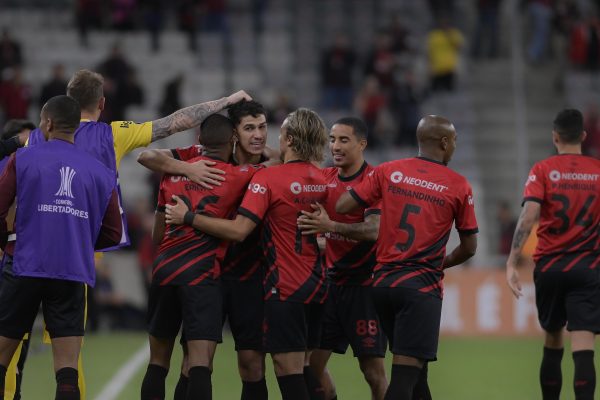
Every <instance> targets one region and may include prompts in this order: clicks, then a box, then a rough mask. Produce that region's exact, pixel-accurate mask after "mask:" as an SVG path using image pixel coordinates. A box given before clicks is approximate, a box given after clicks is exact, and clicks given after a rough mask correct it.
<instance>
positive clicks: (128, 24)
mask: <svg viewBox="0 0 600 400" xmlns="http://www.w3.org/2000/svg"><path fill="white" fill-rule="evenodd" d="M136 7H137V0H111V1H110V17H111V23H112V27H113V28H114V29H116V30H118V31H130V30H132V29H134V28H135V20H134V16H135V11H136Z"/></svg>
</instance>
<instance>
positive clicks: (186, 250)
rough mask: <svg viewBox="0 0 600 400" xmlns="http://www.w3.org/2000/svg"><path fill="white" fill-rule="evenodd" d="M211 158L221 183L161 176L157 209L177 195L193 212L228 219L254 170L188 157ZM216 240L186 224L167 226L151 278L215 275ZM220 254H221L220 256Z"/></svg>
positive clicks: (190, 281)
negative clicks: (203, 183) (207, 184)
mask: <svg viewBox="0 0 600 400" xmlns="http://www.w3.org/2000/svg"><path fill="white" fill-rule="evenodd" d="M199 160H210V161H215V162H216V163H217V164H216V165H215V168H219V169H222V170H223V171H225V172H226V174H227V180H226V181H224V182H223V183H222V185H221V186H216V187H214V188H213V189H206V188H204V187H202V186H200V185H198V184H196V183H194V182H191V181H190V180H189V179H187V178H185V177H182V176H175V175H165V176H163V178H162V181H161V183H160V190H159V195H158V206H157V210H158V211H164V208H165V205H166V204H168V203H172V200H171V196H172V195H177V196H179V197H180V198H181V199H182V200H183V201H184V202H185V203H186V204H187V206H188V207H189V208H190V210H193V211H194V212H196V213H198V214H203V215H208V216H211V217H215V218H229V217H231V215H232V214H233V213H234V212H235V208H236V207H237V206H238V204H239V203H240V200H241V198H242V196H243V194H244V191H245V190H246V188H247V187H248V183H249V182H250V179H251V178H252V176H253V175H254V172H255V171H256V170H257V169H256V168H255V167H253V166H249V165H244V166H234V165H231V164H227V163H225V162H223V161H220V160H216V159H211V158H208V157H196V158H192V159H190V160H189V162H195V161H199ZM219 244H220V240H219V239H217V238H215V237H214V236H210V235H207V234H205V233H204V232H201V231H199V230H196V229H194V228H192V227H190V226H188V225H167V226H166V227H165V236H164V237H163V240H162V242H161V244H160V246H159V249H158V257H157V259H156V260H155V262H154V265H153V267H152V280H153V282H154V283H158V284H160V285H197V284H199V283H201V282H204V281H207V280H214V279H216V278H218V276H219V265H218V263H217V253H218V252H217V250H218V248H219ZM221 256H222V255H221Z"/></svg>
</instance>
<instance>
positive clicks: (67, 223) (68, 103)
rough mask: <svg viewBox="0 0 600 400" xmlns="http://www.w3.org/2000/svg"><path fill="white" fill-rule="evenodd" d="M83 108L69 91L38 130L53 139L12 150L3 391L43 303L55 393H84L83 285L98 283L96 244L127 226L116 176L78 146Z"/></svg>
mask: <svg viewBox="0 0 600 400" xmlns="http://www.w3.org/2000/svg"><path fill="white" fill-rule="evenodd" d="M79 114H80V108H79V105H78V104H77V102H76V101H75V100H73V99H72V98H70V97H68V96H57V97H53V98H52V99H50V100H48V102H47V103H46V104H45V105H44V107H43V108H42V112H41V122H40V129H41V130H42V132H43V133H44V135H45V136H46V137H47V138H48V139H49V141H48V142H45V143H44V144H41V145H39V146H36V147H34V148H33V147H32V148H27V149H23V150H20V151H18V152H17V153H16V154H15V155H13V156H11V159H10V160H9V163H8V165H7V167H6V170H5V172H4V174H3V175H2V176H1V177H0V187H2V192H1V193H2V194H1V196H0V244H2V247H4V246H5V244H6V239H7V237H6V236H7V231H6V221H5V218H6V215H7V212H8V209H9V207H10V206H11V205H12V203H13V201H14V200H15V198H16V199H17V207H18V212H17V217H16V218H17V219H16V223H15V227H16V231H17V241H16V242H14V243H13V242H11V243H10V244H9V245H8V246H7V247H6V248H5V250H6V254H7V255H6V256H5V259H6V260H5V264H4V267H3V271H2V282H1V284H0V390H1V393H4V380H5V375H6V367H7V365H8V363H9V362H10V360H11V358H12V357H13V354H14V353H15V350H16V349H17V347H18V345H19V343H20V342H21V339H22V338H23V336H24V335H25V334H26V333H28V332H29V331H30V330H31V327H32V325H33V321H34V319H35V317H36V315H37V312H38V309H39V306H40V303H42V306H43V311H44V319H45V321H46V326H47V329H48V331H49V333H50V336H51V338H52V349H53V354H54V371H55V373H56V382H57V385H56V397H55V398H56V399H79V398H80V393H79V389H78V385H77V380H78V371H77V359H78V354H79V350H80V347H81V340H82V337H83V333H84V327H83V325H84V304H85V302H84V296H85V284H87V285H90V286H94V283H95V270H94V248H95V247H96V248H103V247H106V246H111V245H114V244H117V243H118V242H119V239H120V237H121V229H122V227H121V221H120V215H119V205H118V200H117V192H116V190H115V187H116V186H115V185H116V180H115V176H114V174H113V173H112V172H111V171H110V169H108V168H106V167H105V166H104V165H102V164H101V163H100V162H98V161H97V160H95V159H94V158H92V157H90V155H89V154H88V153H87V152H85V151H82V150H80V149H78V148H77V147H75V146H74V145H73V142H74V132H75V130H76V128H77V126H78V125H79ZM31 243H35V246H31V245H30V244H31ZM3 397H4V396H3V395H2V398H3Z"/></svg>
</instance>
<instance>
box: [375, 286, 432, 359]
mask: <svg viewBox="0 0 600 400" xmlns="http://www.w3.org/2000/svg"><path fill="white" fill-rule="evenodd" d="M373 301H374V303H375V309H376V310H377V314H378V315H379V320H380V321H381V326H382V328H383V331H384V332H385V335H386V336H387V338H388V341H389V342H390V350H391V351H392V353H393V354H395V355H400V356H408V357H414V358H418V359H421V360H426V361H434V360H436V357H437V348H438V340H439V336H440V320H441V316H442V299H440V298H439V297H435V296H433V295H431V294H427V293H421V292H419V291H418V290H415V289H411V288H404V287H395V288H381V287H378V288H373Z"/></svg>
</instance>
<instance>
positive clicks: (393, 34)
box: [389, 14, 410, 55]
mask: <svg viewBox="0 0 600 400" xmlns="http://www.w3.org/2000/svg"><path fill="white" fill-rule="evenodd" d="M389 35H390V38H391V42H392V43H391V48H392V51H393V52H394V53H395V54H396V55H399V54H402V53H405V52H407V51H410V46H409V43H408V37H409V35H410V32H409V31H408V29H406V27H405V26H404V24H403V23H402V16H401V14H396V15H395V16H394V18H393V19H392V23H391V24H390V28H389Z"/></svg>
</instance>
